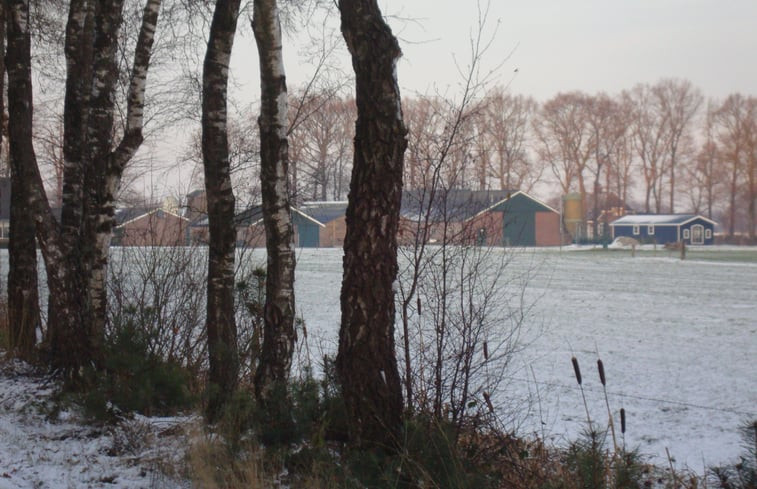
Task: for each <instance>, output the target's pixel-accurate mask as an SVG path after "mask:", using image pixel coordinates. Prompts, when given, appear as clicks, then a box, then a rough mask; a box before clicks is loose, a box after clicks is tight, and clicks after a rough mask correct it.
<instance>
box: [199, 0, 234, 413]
mask: <svg viewBox="0 0 757 489" xmlns="http://www.w3.org/2000/svg"><path fill="white" fill-rule="evenodd" d="M239 4H240V0H218V1H217V3H216V8H215V12H214V13H213V21H212V23H211V26H210V39H209V40H208V49H207V51H206V53H205V62H204V65H203V74H202V160H203V167H204V169H205V191H206V195H207V201H208V224H209V228H210V229H209V231H210V242H209V248H208V300H207V319H206V323H205V328H206V331H207V335H208V356H209V364H210V370H209V373H208V384H209V387H208V406H207V409H206V412H205V416H206V418H207V420H208V422H211V423H212V422H214V421H216V420H217V419H218V418H219V416H220V415H221V412H222V409H223V407H224V405H225V404H226V403H227V402H228V401H229V399H230V398H231V396H232V395H233V393H234V391H235V390H236V386H237V376H238V374H239V358H238V352H237V328H236V321H235V319H234V251H235V247H236V230H235V228H234V193H233V192H232V188H231V175H230V165H229V145H228V136H227V107H226V94H227V88H228V72H229V60H230V59H231V49H232V46H233V44H234V34H235V33H236V28H237V17H238V15H239Z"/></svg>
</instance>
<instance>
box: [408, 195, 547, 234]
mask: <svg viewBox="0 0 757 489" xmlns="http://www.w3.org/2000/svg"><path fill="white" fill-rule="evenodd" d="M428 200H429V198H428V196H427V195H425V194H424V193H423V192H421V191H412V192H405V193H404V194H403V197H402V223H401V228H400V242H404V243H407V242H412V241H413V238H414V233H417V232H418V230H419V229H422V227H419V224H418V223H421V222H427V223H428V228H427V235H428V240H429V241H431V242H434V241H436V242H439V241H441V239H442V238H443V236H442V233H446V234H447V240H448V241H451V242H458V243H477V244H482V245H483V244H486V245H490V246H503V245H504V246H557V245H559V244H560V213H559V212H558V211H556V210H555V209H553V208H552V207H550V206H548V205H547V204H545V203H543V202H541V201H539V200H538V199H535V198H534V197H532V196H530V195H528V194H526V193H525V192H521V191H507V190H495V191H477V190H450V191H446V192H444V193H443V194H440V195H438V196H435V198H434V200H433V202H432V204H431V205H430V206H429V204H428Z"/></svg>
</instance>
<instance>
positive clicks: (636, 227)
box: [633, 224, 639, 236]
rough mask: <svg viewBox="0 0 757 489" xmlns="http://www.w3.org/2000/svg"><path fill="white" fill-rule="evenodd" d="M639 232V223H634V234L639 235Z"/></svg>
mask: <svg viewBox="0 0 757 489" xmlns="http://www.w3.org/2000/svg"><path fill="white" fill-rule="evenodd" d="M638 234H639V225H638V224H634V226H633V235H634V236H638Z"/></svg>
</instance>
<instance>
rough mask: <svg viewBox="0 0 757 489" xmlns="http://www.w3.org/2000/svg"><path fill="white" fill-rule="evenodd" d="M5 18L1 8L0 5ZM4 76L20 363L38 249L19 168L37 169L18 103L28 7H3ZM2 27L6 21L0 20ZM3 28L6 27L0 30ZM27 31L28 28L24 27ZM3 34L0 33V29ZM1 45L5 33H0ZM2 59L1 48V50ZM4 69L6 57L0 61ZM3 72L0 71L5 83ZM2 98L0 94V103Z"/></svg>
mask: <svg viewBox="0 0 757 489" xmlns="http://www.w3.org/2000/svg"><path fill="white" fill-rule="evenodd" d="M0 9H2V11H3V13H5V5H1V6H0ZM8 11H9V12H8V13H9V15H8V16H7V21H8V29H7V32H8V41H9V42H8V44H9V47H8V51H9V57H8V62H9V66H8V68H9V69H8V73H9V78H10V79H12V83H9V88H10V89H11V90H10V91H9V97H8V98H9V112H10V114H11V117H10V120H9V125H10V126H11V127H10V128H9V129H10V130H11V131H13V136H14V137H13V138H12V139H11V142H10V143H11V153H10V160H11V161H10V166H11V171H10V174H11V199H12V202H11V208H10V233H11V234H10V241H9V243H8V258H9V271H8V326H9V333H10V334H9V342H10V345H9V346H10V349H11V351H13V352H14V353H15V354H17V355H19V356H20V357H21V358H24V359H27V360H30V359H32V358H33V356H34V349H35V345H36V340H37V338H36V334H37V327H38V326H39V321H40V315H39V299H38V288H37V247H36V242H35V239H34V233H35V227H34V219H32V210H33V207H32V206H31V205H30V204H29V198H30V195H29V194H30V191H29V181H28V178H25V171H24V169H25V168H26V167H27V166H29V165H36V160H35V158H34V148H33V146H32V139H31V138H32V120H31V112H29V113H28V114H27V113H26V111H24V110H23V109H24V107H23V104H24V102H27V103H28V104H29V106H31V102H32V100H31V97H32V92H31V70H28V69H27V67H28V66H29V63H30V58H29V50H30V35H29V32H28V30H24V27H26V26H28V24H29V5H28V3H26V2H9V3H8ZM2 21H3V23H4V22H5V21H6V17H5V15H3V16H2ZM3 27H5V26H3ZM27 29H28V27H27ZM3 31H5V29H3ZM2 37H3V40H4V38H5V32H3V36H2ZM2 50H3V56H4V53H5V46H4V45H3V46H2ZM2 64H3V68H5V58H4V59H3V60H2ZM4 72H5V70H4V69H3V70H2V71H0V77H2V78H4V77H5V76H4V75H5V73H4ZM2 97H3V94H2V93H0V98H2Z"/></svg>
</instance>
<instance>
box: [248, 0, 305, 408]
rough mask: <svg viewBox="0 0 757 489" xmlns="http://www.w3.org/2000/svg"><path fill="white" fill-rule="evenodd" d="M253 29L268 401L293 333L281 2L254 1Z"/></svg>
mask: <svg viewBox="0 0 757 489" xmlns="http://www.w3.org/2000/svg"><path fill="white" fill-rule="evenodd" d="M253 15H254V16H253V21H252V26H253V30H254V31H255V40H256V42H257V46H258V54H259V57H260V85H261V87H260V93H261V101H260V108H261V110H260V118H259V119H258V125H259V126H260V188H261V190H262V194H263V195H262V196H263V221H264V224H265V231H266V250H267V252H268V267H267V273H266V296H265V308H264V329H263V350H262V352H261V357H260V363H259V364H258V368H257V371H256V372H255V393H256V396H257V397H258V399H260V400H262V401H263V402H266V401H268V400H269V398H270V397H271V394H272V393H273V391H274V390H275V389H276V387H277V386H278V387H279V388H283V387H284V386H285V383H286V381H287V379H288V377H289V370H290V368H291V365H292V354H293V352H294V344H295V340H296V333H295V329H294V310H295V309H294V267H295V256H294V249H293V247H294V244H293V241H294V231H293V229H292V218H291V210H290V205H289V183H288V178H287V176H288V172H289V151H288V142H287V128H288V118H287V87H286V77H285V73H284V57H283V53H282V35H281V25H280V22H279V12H278V8H277V5H276V0H255V6H254V14H253Z"/></svg>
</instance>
